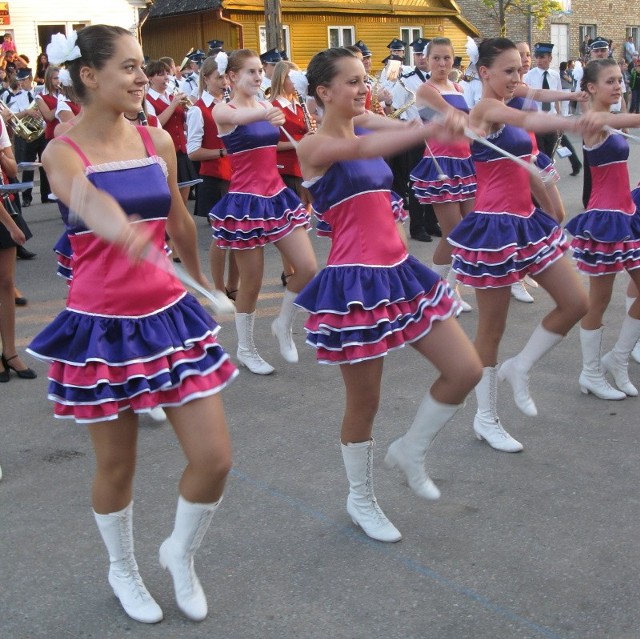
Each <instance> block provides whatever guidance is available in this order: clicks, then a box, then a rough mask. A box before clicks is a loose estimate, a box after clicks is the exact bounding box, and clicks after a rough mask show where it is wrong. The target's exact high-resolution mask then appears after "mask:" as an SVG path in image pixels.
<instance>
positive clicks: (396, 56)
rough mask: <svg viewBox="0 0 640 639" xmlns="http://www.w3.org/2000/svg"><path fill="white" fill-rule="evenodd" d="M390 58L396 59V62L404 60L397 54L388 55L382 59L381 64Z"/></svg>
mask: <svg viewBox="0 0 640 639" xmlns="http://www.w3.org/2000/svg"><path fill="white" fill-rule="evenodd" d="M390 60H397V61H398V62H404V58H403V57H402V56H399V55H388V56H387V57H386V58H385V59H384V60H383V61H382V64H387V62H389V61H390Z"/></svg>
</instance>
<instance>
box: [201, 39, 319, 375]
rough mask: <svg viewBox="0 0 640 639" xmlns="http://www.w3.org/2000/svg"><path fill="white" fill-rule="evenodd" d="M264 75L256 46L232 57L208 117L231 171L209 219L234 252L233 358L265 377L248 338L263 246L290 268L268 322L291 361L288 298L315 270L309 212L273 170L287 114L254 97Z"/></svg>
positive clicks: (293, 357)
mask: <svg viewBox="0 0 640 639" xmlns="http://www.w3.org/2000/svg"><path fill="white" fill-rule="evenodd" d="M262 73H263V71H262V63H261V62H260V58H259V57H258V54H257V53H255V51H251V50H250V49H240V50H239V51H234V52H233V53H232V54H231V55H230V56H229V63H228V66H227V75H228V77H229V80H230V81H231V86H232V89H233V97H232V99H231V101H230V102H228V103H226V104H217V105H216V106H215V107H214V109H213V118H214V120H215V122H216V124H217V126H218V131H219V133H220V137H221V138H222V141H223V143H224V145H225V148H226V149H227V153H228V154H229V159H230V160H231V167H232V169H233V175H232V178H231V184H230V186H229V193H228V194H227V195H225V196H224V197H223V198H222V199H221V200H220V201H219V202H218V203H217V204H216V205H215V206H214V207H213V209H212V210H211V213H210V214H209V217H210V219H211V225H212V227H213V235H214V237H215V238H216V240H217V243H218V246H219V247H220V248H223V249H231V250H233V251H234V253H235V257H236V262H237V264H238V270H239V271H240V287H239V289H238V293H237V295H236V329H237V331H238V353H237V356H238V361H239V362H240V364H242V365H243V366H246V367H247V368H248V369H249V370H250V371H251V372H252V373H256V374H258V375H269V374H270V373H273V370H274V369H273V366H271V365H270V364H268V363H267V362H266V361H265V360H264V359H262V357H260V355H259V353H258V349H257V348H256V345H255V342H254V340H253V326H254V320H255V315H256V302H257V300H258V294H259V292H260V287H261V286H262V276H263V270H264V246H265V245H266V244H270V243H273V244H274V245H275V246H276V248H278V250H279V251H280V252H281V253H282V255H283V256H284V258H286V260H287V261H288V263H289V264H291V266H292V267H293V274H292V275H291V276H290V277H289V278H288V279H287V287H286V288H285V291H284V298H283V300H282V306H281V309H280V314H279V315H278V317H277V318H276V319H275V320H274V321H273V323H272V324H271V332H272V333H273V335H275V336H276V337H277V339H278V342H279V344H280V353H281V355H282V357H283V358H284V359H285V360H286V361H288V362H297V361H298V351H297V349H296V345H295V343H294V341H293V336H292V334H291V328H292V325H293V320H294V317H295V307H294V305H293V301H294V299H295V297H296V294H297V293H298V292H299V291H300V290H302V287H303V286H304V285H305V284H306V283H307V282H308V281H309V280H310V279H311V278H312V277H313V275H314V273H315V272H316V259H315V255H314V254H313V249H312V247H311V242H310V241H309V238H308V237H307V233H306V228H307V227H308V224H309V222H308V213H307V210H306V209H305V207H304V205H303V204H302V202H301V201H300V198H299V197H298V196H297V195H296V194H295V193H294V192H293V191H291V189H288V188H287V187H286V186H285V184H284V182H283V181H282V178H281V177H280V174H279V173H278V168H277V164H276V146H277V144H278V139H279V138H280V131H279V130H278V127H280V126H282V125H283V124H284V115H283V113H282V111H281V110H280V109H278V108H276V107H274V106H272V105H271V104H269V103H268V102H259V101H258V99H257V97H256V96H257V95H258V93H259V92H260V84H261V82H262Z"/></svg>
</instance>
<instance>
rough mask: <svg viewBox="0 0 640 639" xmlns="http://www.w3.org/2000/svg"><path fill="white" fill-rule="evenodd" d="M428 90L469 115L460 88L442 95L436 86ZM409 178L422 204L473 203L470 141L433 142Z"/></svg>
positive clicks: (473, 187)
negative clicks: (435, 92)
mask: <svg viewBox="0 0 640 639" xmlns="http://www.w3.org/2000/svg"><path fill="white" fill-rule="evenodd" d="M429 87H430V88H432V89H433V90H434V91H438V92H439V93H440V95H441V96H442V98H443V99H444V100H445V101H446V102H447V103H448V104H450V105H451V106H452V107H454V108H456V109H458V110H459V111H464V113H469V107H468V106H467V102H466V100H465V99H464V94H463V93H462V90H461V89H460V91H458V87H457V85H456V91H455V92H451V93H446V92H441V91H439V89H437V88H436V87H434V86H433V85H429ZM429 150H430V151H431V152H429ZM432 156H433V157H432ZM434 157H435V158H436V160H437V164H438V165H439V166H440V168H441V169H442V173H443V174H442V175H440V173H439V171H438V168H437V167H436V162H434V160H433V158H434ZM409 177H410V180H411V182H412V187H413V191H414V193H415V196H416V199H417V200H418V202H420V204H444V203H445V202H463V201H464V200H470V199H471V198H473V197H474V195H475V192H476V175H475V168H474V166H473V160H472V158H471V149H470V147H469V142H468V141H467V140H464V139H463V140H460V141H459V142H439V141H437V140H430V141H429V142H428V144H427V146H426V148H425V151H424V156H423V158H422V160H420V162H418V164H417V165H416V166H415V167H414V169H413V170H412V171H411V175H410V176H409Z"/></svg>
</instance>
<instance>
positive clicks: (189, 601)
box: [160, 496, 222, 621]
mask: <svg viewBox="0 0 640 639" xmlns="http://www.w3.org/2000/svg"><path fill="white" fill-rule="evenodd" d="M221 501H222V497H221V498H220V499H219V500H218V501H216V502H214V503H212V504H194V503H192V502H190V501H187V500H186V499H185V498H184V497H182V496H180V497H178V508H177V509H176V522H175V527H174V529H173V532H172V533H171V536H170V537H167V539H165V540H164V541H163V542H162V545H161V546H160V565H161V566H162V567H163V568H164V569H165V570H168V571H169V572H170V573H171V576H172V577H173V587H174V589H175V593H176V602H177V604H178V608H180V610H182V612H183V613H184V614H185V616H186V617H188V618H189V619H191V620H192V621H202V620H203V619H204V618H205V617H206V616H207V612H208V608H207V598H206V597H205V595H204V591H203V590H202V586H201V585H200V580H199V579H198V575H196V571H195V570H194V568H193V555H194V554H195V552H196V551H197V550H198V548H199V547H200V544H201V543H202V539H203V537H204V535H205V533H206V532H207V528H209V524H210V523H211V519H212V518H213V513H214V512H215V511H216V509H217V508H218V506H219V505H220V502H221Z"/></svg>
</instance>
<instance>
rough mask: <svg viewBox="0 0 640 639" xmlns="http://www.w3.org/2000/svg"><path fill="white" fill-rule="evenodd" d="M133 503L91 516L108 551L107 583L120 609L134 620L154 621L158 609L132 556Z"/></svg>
mask: <svg viewBox="0 0 640 639" xmlns="http://www.w3.org/2000/svg"><path fill="white" fill-rule="evenodd" d="M132 512H133V502H131V503H130V504H129V505H128V506H127V507H126V508H124V509H123V510H120V511H118V512H115V513H109V514H108V515H99V514H98V513H96V512H95V511H94V513H93V515H94V517H95V519H96V524H98V530H99V531H100V535H102V540H103V541H104V545H105V546H106V547H107V551H108V552H109V561H110V565H109V583H110V584H111V587H112V588H113V593H114V594H115V596H116V597H117V598H118V599H119V600H120V603H121V604H122V607H123V608H124V611H125V612H126V613H127V614H128V615H129V616H130V617H131V618H132V619H135V620H136V621H141V622H142V623H158V621H162V610H161V609H160V606H159V605H158V604H157V603H156V602H155V600H154V599H153V597H152V596H151V595H150V594H149V591H148V590H147V589H146V587H145V585H144V583H143V581H142V577H140V573H139V572H138V564H137V563H136V559H135V557H134V555H133V524H132Z"/></svg>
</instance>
